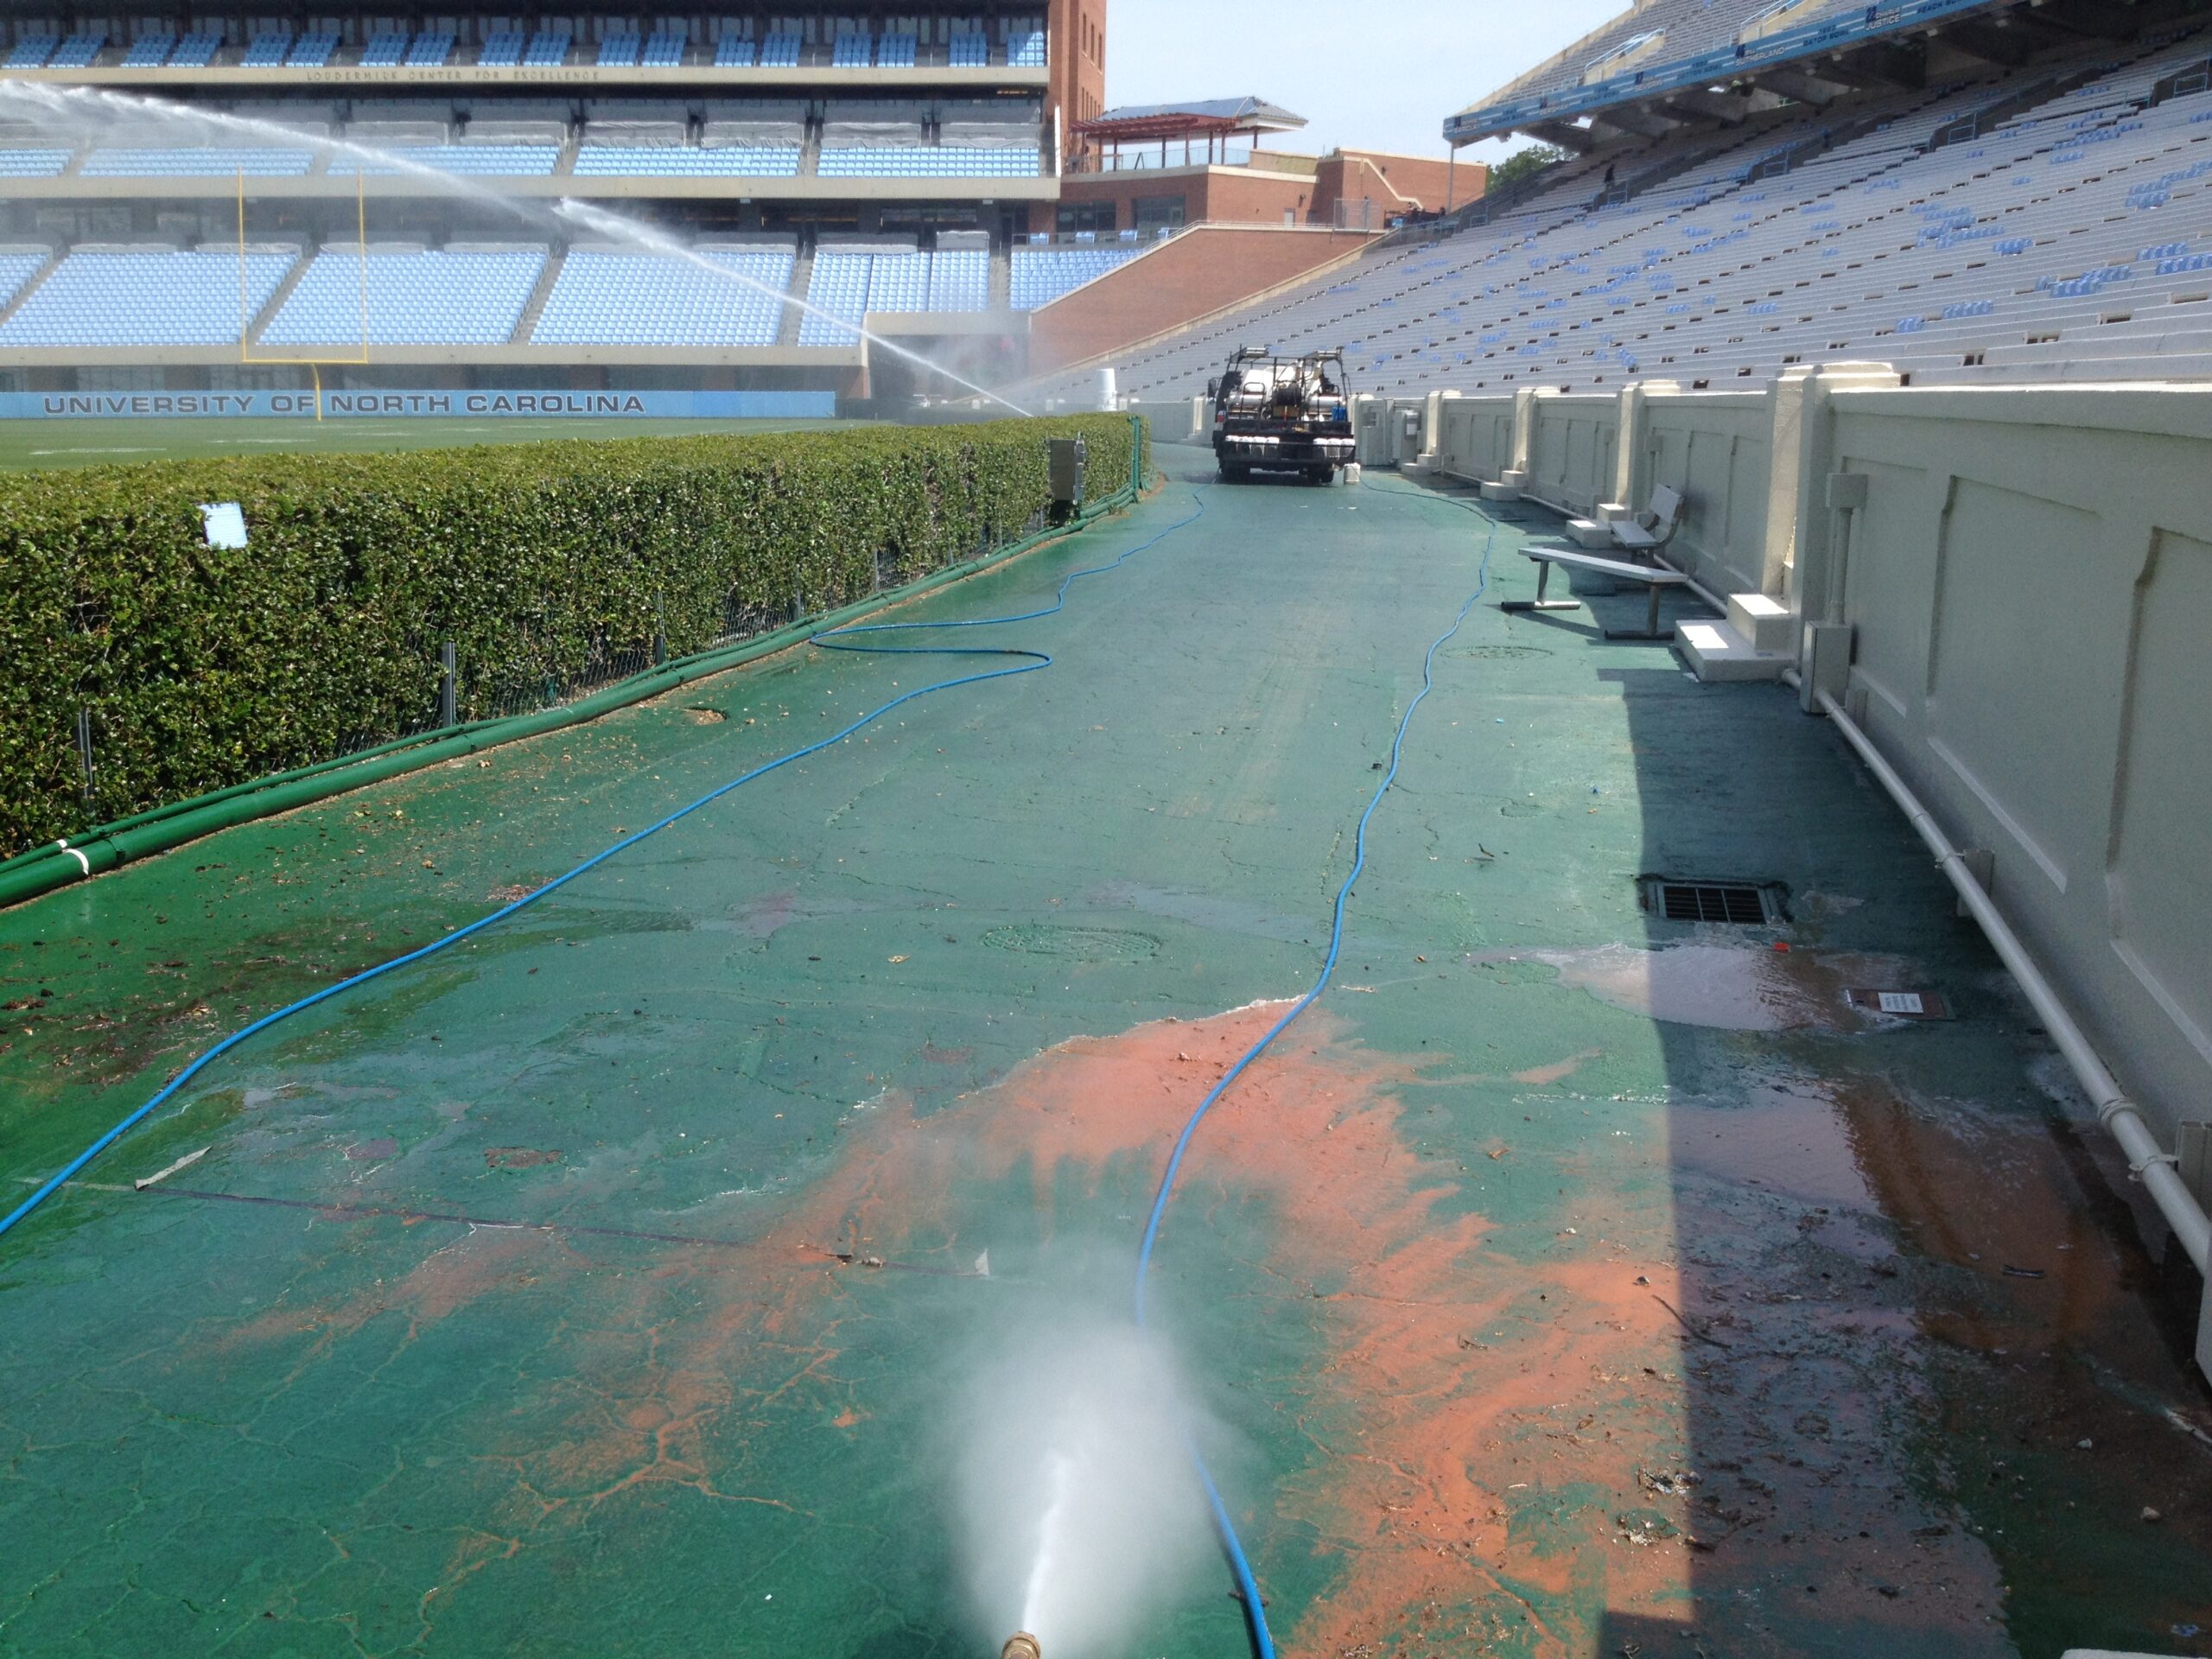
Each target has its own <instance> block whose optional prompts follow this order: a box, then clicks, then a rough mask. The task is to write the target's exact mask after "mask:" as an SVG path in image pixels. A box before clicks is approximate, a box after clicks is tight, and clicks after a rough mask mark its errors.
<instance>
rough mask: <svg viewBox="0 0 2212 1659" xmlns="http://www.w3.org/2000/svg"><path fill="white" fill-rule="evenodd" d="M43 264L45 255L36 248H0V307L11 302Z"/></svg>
mask: <svg viewBox="0 0 2212 1659" xmlns="http://www.w3.org/2000/svg"><path fill="white" fill-rule="evenodd" d="M44 264H46V255H45V254H44V253H43V252H41V251H37V250H35V249H22V248H0V308H4V307H6V306H8V305H10V304H12V303H13V302H14V301H15V298H16V295H18V294H20V293H22V291H23V284H24V283H28V282H29V281H30V279H31V278H32V277H35V276H37V275H38V273H39V269H40V267H41V266H42V265H44Z"/></svg>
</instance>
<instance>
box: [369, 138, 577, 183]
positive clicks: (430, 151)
mask: <svg viewBox="0 0 2212 1659" xmlns="http://www.w3.org/2000/svg"><path fill="white" fill-rule="evenodd" d="M377 148H378V149H383V150H386V151H388V152H389V153H390V154H391V156H393V157H394V158H395V159H396V160H397V161H402V162H413V163H414V164H415V165H416V166H417V167H429V168H436V169H437V170H438V171H439V172H441V173H453V174H457V175H461V176H462V177H472V176H475V177H488V176H498V177H511V178H515V177H519V178H542V177H544V176H545V175H549V174H550V173H551V172H552V171H553V169H554V168H556V166H558V165H559V164H560V161H561V147H560V146H559V145H558V144H379V145H378V146H377ZM405 170H406V169H405V168H400V167H394V166H390V165H385V164H382V163H379V162H371V161H363V160H359V159H358V158H356V157H354V156H348V155H346V154H345V153H343V152H342V151H341V152H340V153H339V154H337V155H334V156H332V157H331V158H330V171H331V172H332V173H333V174H334V175H335V174H343V175H346V177H348V178H351V177H352V176H353V175H354V174H355V173H357V172H358V173H360V174H362V175H365V176H366V177H369V178H372V179H373V178H378V177H390V176H391V175H397V174H400V173H403V172H404V171H405Z"/></svg>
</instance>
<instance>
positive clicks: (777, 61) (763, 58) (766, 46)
mask: <svg viewBox="0 0 2212 1659" xmlns="http://www.w3.org/2000/svg"><path fill="white" fill-rule="evenodd" d="M802 44H803V42H802V41H800V39H799V37H798V35H767V36H766V37H765V38H763V39H762V41H761V42H760V67H762V68H763V69H796V68H798V54H799V48H800V46H801V45H802Z"/></svg>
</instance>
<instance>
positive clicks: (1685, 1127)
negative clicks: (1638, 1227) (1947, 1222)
mask: <svg viewBox="0 0 2212 1659" xmlns="http://www.w3.org/2000/svg"><path fill="white" fill-rule="evenodd" d="M1668 1135H1669V1147H1670V1152H1671V1156H1672V1160H1673V1163H1674V1166H1675V1168H1676V1169H1678V1170H1682V1171H1688V1172H1690V1173H1695V1174H1700V1175H1709V1176H1713V1177H1714V1178H1716V1179H1723V1180H1728V1181H1740V1182H1745V1183H1756V1184H1757V1185H1758V1186H1760V1187H1761V1188H1763V1189H1764V1190H1765V1191H1767V1192H1774V1193H1777V1194H1779V1195H1781V1196H1783V1197H1784V1198H1798V1199H1802V1201H1804V1202H1805V1203H1808V1204H1814V1205H1829V1206H1832V1207H1834V1208H1837V1209H1850V1210H1860V1211H1873V1210H1876V1209H1878V1207H1879V1206H1878V1204H1877V1201H1876V1198H1875V1194H1874V1190H1873V1188H1872V1185H1869V1184H1868V1182H1867V1179H1866V1173H1865V1172H1864V1171H1863V1170H1862V1169H1861V1168H1860V1167H1859V1146H1858V1140H1857V1136H1856V1135H1855V1134H1854V1132H1853V1127H1852V1124H1851V1122H1850V1120H1849V1119H1848V1118H1847V1116H1845V1114H1844V1112H1843V1111H1842V1109H1840V1108H1839V1107H1838V1106H1837V1105H1836V1103H1835V1102H1834V1101H1833V1100H1831V1099H1830V1098H1828V1097H1827V1096H1826V1095H1825V1094H1822V1093H1821V1092H1819V1091H1817V1090H1811V1089H1802V1088H1791V1087H1788V1086H1784V1085H1776V1086H1770V1087H1766V1088H1761V1089H1757V1090H1753V1091H1752V1093H1751V1099H1750V1101H1749V1102H1748V1103H1745V1104H1742V1105H1734V1104H1731V1105H1726V1106H1720V1105H1710V1104H1705V1103H1699V1102H1694V1101H1692V1102H1683V1103H1676V1104H1675V1105H1672V1106H1670V1107H1669V1109H1668Z"/></svg>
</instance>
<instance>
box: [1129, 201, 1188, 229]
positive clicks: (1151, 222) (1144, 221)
mask: <svg viewBox="0 0 2212 1659" xmlns="http://www.w3.org/2000/svg"><path fill="white" fill-rule="evenodd" d="M1134 205H1135V209H1136V218H1137V229H1138V230H1140V231H1157V230H1163V229H1165V230H1180V229H1182V227H1183V215H1184V211H1185V198H1184V197H1181V196H1139V197H1138V198H1137V199H1136V201H1135V204H1134Z"/></svg>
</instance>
